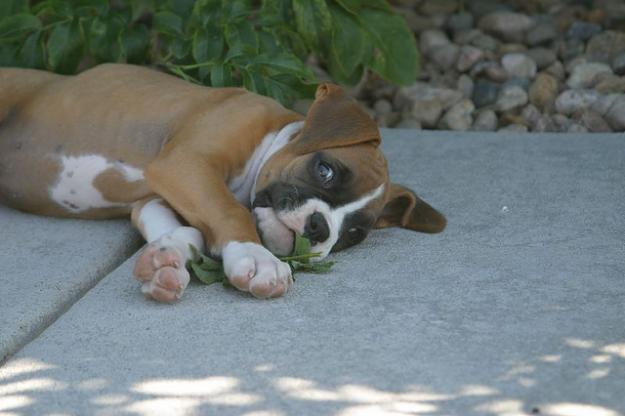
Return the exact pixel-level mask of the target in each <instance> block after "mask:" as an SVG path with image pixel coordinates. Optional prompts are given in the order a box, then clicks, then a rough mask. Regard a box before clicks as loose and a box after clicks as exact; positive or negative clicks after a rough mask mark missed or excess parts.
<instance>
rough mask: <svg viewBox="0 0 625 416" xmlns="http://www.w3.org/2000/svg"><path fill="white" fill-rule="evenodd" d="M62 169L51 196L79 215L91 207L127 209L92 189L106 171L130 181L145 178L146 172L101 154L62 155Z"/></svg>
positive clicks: (52, 188)
mask: <svg viewBox="0 0 625 416" xmlns="http://www.w3.org/2000/svg"><path fill="white" fill-rule="evenodd" d="M60 162H61V165H62V170H61V173H60V175H59V178H58V180H57V181H56V183H55V184H54V185H52V186H51V187H50V197H51V198H52V200H54V201H55V202H56V203H57V204H59V205H61V206H62V207H63V208H65V209H67V210H68V211H70V212H74V213H79V212H83V211H86V210H88V209H92V208H111V207H125V206H128V204H123V203H118V202H111V201H107V200H106V199H104V197H103V196H102V193H100V191H98V190H97V189H96V188H95V186H93V181H94V180H95V178H96V177H97V176H98V175H99V174H101V173H102V172H104V171H105V170H107V169H111V168H113V169H116V170H118V171H119V172H121V174H122V175H123V176H124V178H125V179H126V180H127V181H129V182H134V181H138V180H141V179H143V171H142V170H141V169H138V168H136V167H134V166H130V165H127V164H125V163H122V162H119V161H115V162H110V161H109V160H107V159H106V158H105V157H103V156H100V155H83V156H61V158H60Z"/></svg>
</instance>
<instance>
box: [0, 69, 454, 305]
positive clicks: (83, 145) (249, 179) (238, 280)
mask: <svg viewBox="0 0 625 416" xmlns="http://www.w3.org/2000/svg"><path fill="white" fill-rule="evenodd" d="M379 144H380V133H379V130H378V128H377V126H376V124H375V122H374V121H373V120H372V119H371V118H370V117H369V116H368V115H367V114H366V113H365V112H364V111H363V110H362V109H361V108H360V107H359V105H358V104H357V103H356V102H355V101H354V100H352V99H350V98H349V97H347V96H346V95H345V93H344V92H343V90H342V89H341V88H340V87H337V86H335V85H332V84H322V85H320V86H319V87H318V89H317V92H316V97H315V101H314V103H313V105H312V107H311V108H310V111H309V112H308V115H307V116H306V117H303V116H301V115H299V114H297V113H295V112H293V111H290V110H288V109H286V108H284V107H282V106H281V105H280V104H278V103H277V102H275V101H274V100H272V99H270V98H267V97H262V96H259V95H256V94H253V93H250V92H248V91H245V90H243V89H240V88H207V87H202V86H198V85H193V84H190V83H187V82H185V81H182V80H180V79H177V78H175V77H173V76H169V75H166V74H163V73H160V72H157V71H154V70H151V69H147V68H142V67H136V66H131V65H121V64H105V65H100V66H97V67H95V68H93V69H90V70H88V71H85V72H83V73H82V74H80V75H77V76H60V75H55V74H52V73H48V72H44V71H37V70H29V69H15V68H0V202H1V203H4V204H7V205H8V206H11V207H13V208H16V209H19V210H22V211H26V212H30V213H35V214H40V215H52V216H57V217H66V218H87V219H100V218H113V217H122V216H128V215H130V216H131V218H132V223H133V224H134V225H135V226H136V227H137V228H138V229H139V230H140V232H141V234H142V235H143V237H144V238H145V239H146V240H147V242H148V243H149V244H148V245H147V246H146V248H145V249H144V250H143V252H142V253H141V255H140V256H139V258H138V259H137V262H136V265H135V269H134V274H135V276H136V277H137V279H139V281H140V282H142V291H143V292H144V293H145V294H146V295H147V296H149V297H152V298H154V299H156V300H159V301H173V300H175V299H178V298H180V296H181V295H182V293H183V291H184V289H185V288H186V286H187V284H188V283H189V278H190V277H189V273H188V271H187V270H186V268H185V263H186V261H187V260H188V259H189V258H190V256H191V253H190V249H189V244H193V245H195V246H196V247H198V248H199V249H200V250H207V251H208V252H209V253H210V254H212V255H214V256H217V257H221V259H222V260H223V263H224V271H225V274H226V276H227V278H228V280H229V282H230V283H231V284H232V285H234V286H235V287H236V288H238V289H239V290H242V291H248V292H250V293H251V294H252V295H254V296H256V297H258V298H270V297H276V296H281V295H283V294H284V293H285V292H287V290H288V289H289V288H290V287H291V286H292V284H293V279H292V276H291V269H290V267H289V266H288V265H287V264H286V263H284V262H282V261H280V260H279V259H278V258H277V257H276V255H285V254H288V253H290V252H291V250H292V248H293V242H294V233H298V234H300V235H303V236H305V237H307V238H308V239H310V240H311V242H312V251H313V252H319V253H321V257H322V258H323V257H325V256H327V255H328V253H330V252H331V251H338V250H342V249H345V248H347V247H350V246H352V245H354V244H357V243H359V242H360V241H362V240H363V239H364V238H365V236H366V235H367V233H368V232H369V230H371V229H372V228H382V227H392V226H398V227H402V228H407V229H411V230H415V231H423V232H428V233H435V232H439V231H441V230H442V229H443V228H444V227H445V223H446V221H445V218H444V217H443V215H441V214H440V213H439V212H438V211H436V210H435V209H434V208H432V207H431V206H430V205H428V204H427V203H425V202H424V201H422V200H421V199H419V197H417V195H416V194H415V193H414V192H412V191H411V190H409V189H407V188H405V187H403V186H400V185H396V184H394V183H390V182H389V177H388V169H387V163H386V160H385V158H384V156H383V155H382V152H381V151H380V150H379V148H378V145H379ZM250 211H251V212H250Z"/></svg>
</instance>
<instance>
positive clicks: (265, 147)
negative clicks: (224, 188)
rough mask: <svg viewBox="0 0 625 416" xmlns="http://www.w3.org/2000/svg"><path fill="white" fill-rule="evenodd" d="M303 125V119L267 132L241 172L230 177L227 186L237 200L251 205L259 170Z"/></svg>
mask: <svg viewBox="0 0 625 416" xmlns="http://www.w3.org/2000/svg"><path fill="white" fill-rule="evenodd" d="M303 125H304V122H303V121H296V122H294V123H289V124H287V125H286V126H284V127H282V129H280V131H277V132H275V131H274V132H271V133H268V134H267V135H266V136H265V137H264V138H263V140H262V142H261V143H260V144H259V145H258V146H257V147H256V149H254V153H252V156H251V157H250V159H249V160H248V161H247V163H246V164H245V168H244V169H243V173H241V174H240V175H238V176H236V177H234V178H232V180H230V183H228V188H229V189H230V191H231V192H232V193H233V194H234V196H235V198H236V199H237V201H239V202H240V203H242V204H243V205H245V206H248V207H249V206H251V205H252V203H253V202H254V197H255V195H256V181H257V180H258V175H259V173H260V170H261V169H262V167H263V166H264V165H265V163H266V162H267V161H268V160H269V158H270V157H271V156H273V155H274V154H275V153H276V152H277V151H278V150H280V149H282V148H283V147H284V146H285V145H286V144H287V143H288V142H289V140H290V139H291V137H293V135H294V134H297V133H298V132H299V131H300V130H301V129H302V126H303Z"/></svg>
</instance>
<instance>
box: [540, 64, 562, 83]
mask: <svg viewBox="0 0 625 416" xmlns="http://www.w3.org/2000/svg"><path fill="white" fill-rule="evenodd" d="M545 72H547V73H548V74H550V75H553V77H554V78H555V79H557V80H558V81H564V77H565V76H566V71H565V70H564V65H563V64H562V62H560V61H555V62H554V63H552V64H551V65H549V67H548V68H547V69H545Z"/></svg>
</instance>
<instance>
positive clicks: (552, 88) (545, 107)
mask: <svg viewBox="0 0 625 416" xmlns="http://www.w3.org/2000/svg"><path fill="white" fill-rule="evenodd" d="M557 95H558V80H557V79H555V78H554V77H553V76H552V75H550V74H548V73H546V72H541V73H540V74H538V76H537V77H536V79H535V80H534V82H533V83H532V86H531V87H530V89H529V101H530V103H532V104H533V105H535V106H536V107H538V108H539V109H540V111H543V112H551V111H552V110H553V107H554V104H555V101H556V97H557Z"/></svg>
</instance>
